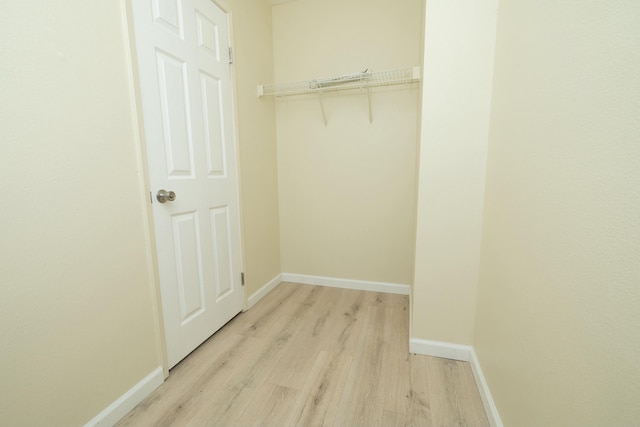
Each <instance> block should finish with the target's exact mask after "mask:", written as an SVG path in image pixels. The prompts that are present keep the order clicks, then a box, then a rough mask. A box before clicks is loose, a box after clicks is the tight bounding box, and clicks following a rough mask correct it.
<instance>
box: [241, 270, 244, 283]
mask: <svg viewBox="0 0 640 427" xmlns="http://www.w3.org/2000/svg"><path fill="white" fill-rule="evenodd" d="M240 283H241V284H242V286H244V271H243V272H242V273H240Z"/></svg>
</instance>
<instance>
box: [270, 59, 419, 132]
mask: <svg viewBox="0 0 640 427" xmlns="http://www.w3.org/2000/svg"><path fill="white" fill-rule="evenodd" d="M419 80H420V67H413V68H399V69H395V70H388V71H376V72H373V71H368V70H365V71H363V72H361V73H355V74H348V75H344V76H339V77H332V78H323V79H312V80H297V81H292V82H285V83H267V84H261V85H258V96H259V97H261V96H293V95H309V94H317V95H318V99H319V101H320V109H321V110H322V119H323V121H324V124H325V125H327V115H326V113H325V111H324V102H323V99H322V94H323V93H325V92H335V91H339V90H353V89H366V90H367V95H368V99H369V122H370V123H373V112H372V108H371V88H372V87H378V86H390V85H400V84H410V83H414V82H417V81H419Z"/></svg>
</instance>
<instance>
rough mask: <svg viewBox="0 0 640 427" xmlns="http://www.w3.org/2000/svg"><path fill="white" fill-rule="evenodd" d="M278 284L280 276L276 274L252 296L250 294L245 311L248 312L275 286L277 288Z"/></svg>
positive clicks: (280, 280) (280, 279)
mask: <svg viewBox="0 0 640 427" xmlns="http://www.w3.org/2000/svg"><path fill="white" fill-rule="evenodd" d="M280 282H282V274H278V275H277V276H276V277H274V278H273V279H271V280H269V281H268V282H267V283H265V284H264V285H263V286H262V287H261V288H260V289H258V290H257V291H255V292H254V293H253V294H251V296H250V297H249V299H248V301H247V303H248V306H247V310H249V309H250V308H251V307H253V306H254V305H256V303H257V302H258V301H260V300H261V299H262V298H263V297H264V296H265V295H267V294H268V293H269V292H271V291H272V290H273V289H274V288H275V287H276V286H278V285H279V284H280Z"/></svg>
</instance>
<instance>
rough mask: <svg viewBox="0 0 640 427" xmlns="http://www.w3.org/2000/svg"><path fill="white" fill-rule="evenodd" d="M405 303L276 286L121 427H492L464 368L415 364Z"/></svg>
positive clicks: (420, 359) (421, 360) (397, 298)
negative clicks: (409, 347) (410, 344)
mask: <svg viewBox="0 0 640 427" xmlns="http://www.w3.org/2000/svg"><path fill="white" fill-rule="evenodd" d="M408 323H409V307H408V297H406V296H402V295H392V294H384V293H376V292H364V291H355V290H348V289H337V288H329V287H322V286H309V285H299V284H292V283H281V284H280V285H279V286H278V287H277V288H276V289H274V290H273V291H272V292H271V293H269V294H268V295H267V296H266V297H264V298H263V299H262V300H261V301H260V302H258V304H256V305H255V306H254V307H253V308H252V309H251V310H249V311H247V312H246V313H241V314H239V315H238V316H237V317H235V318H234V319H233V320H232V321H231V322H229V323H228V324H227V325H226V326H225V327H224V328H222V329H221V330H220V331H218V332H217V333H216V334H215V335H213V336H212V337H211V338H210V339H209V340H208V341H206V342H205V343H204V344H202V345H201V346H200V347H199V348H198V349H196V350H195V351H194V352H193V353H191V354H190V355H189V356H188V357H187V358H186V359H184V360H183V361H182V362H180V363H179V364H178V365H176V367H175V368H173V369H172V370H171V373H170V375H169V378H168V379H167V381H166V382H165V383H164V384H163V385H162V386H160V387H159V388H158V389H157V390H156V391H155V392H153V393H152V394H151V395H150V396H149V397H148V398H147V399H146V400H144V401H143V402H142V403H141V404H140V405H138V406H137V407H136V408H134V409H133V410H132V411H131V412H129V414H127V415H126V416H125V417H124V418H123V419H122V420H121V421H120V423H119V424H118V426H169V425H173V426H187V425H188V426H200V425H203V426H204V425H206V426H277V427H282V426H305V427H306V426H340V427H343V426H344V427H357V426H366V427H372V426H447V427H448V426H474V427H475V426H478V427H480V426H488V425H489V422H488V421H487V417H486V414H485V412H484V409H483V406H482V402H481V399H480V396H479V394H478V390H477V387H476V384H475V381H474V379H473V375H472V373H471V368H470V366H469V364H468V363H465V362H457V361H452V360H446V359H438V358H434V357H428V356H417V355H410V354H409V349H408V341H409V330H408V329H409V327H408Z"/></svg>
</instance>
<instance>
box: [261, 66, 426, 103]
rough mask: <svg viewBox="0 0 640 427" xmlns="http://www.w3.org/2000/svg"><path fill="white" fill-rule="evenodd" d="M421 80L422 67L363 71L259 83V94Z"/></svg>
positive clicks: (284, 94) (301, 92) (339, 88)
mask: <svg viewBox="0 0 640 427" xmlns="http://www.w3.org/2000/svg"><path fill="white" fill-rule="evenodd" d="M418 80H420V67H413V68H400V69H395V70H388V71H376V72H373V71H363V72H361V73H356V74H349V75H345V76H340V77H335V78H322V79H312V80H297V81H291V82H285V83H267V84H263V85H258V96H292V95H305V94H314V93H316V94H317V93H324V92H333V91H339V90H351V89H366V88H371V87H377V86H388V85H397V84H408V83H413V82H416V81H418Z"/></svg>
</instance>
